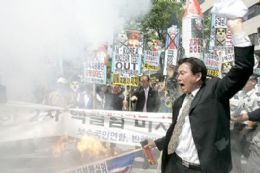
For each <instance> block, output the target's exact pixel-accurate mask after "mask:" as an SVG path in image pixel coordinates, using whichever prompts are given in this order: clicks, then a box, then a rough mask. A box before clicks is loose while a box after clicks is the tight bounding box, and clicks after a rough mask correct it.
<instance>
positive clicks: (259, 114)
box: [231, 108, 260, 173]
mask: <svg viewBox="0 0 260 173" xmlns="http://www.w3.org/2000/svg"><path fill="white" fill-rule="evenodd" d="M231 120H232V121H234V122H243V121H248V120H249V121H254V122H257V123H258V125H257V128H256V130H255V131H254V134H253V137H252V140H251V141H250V146H249V156H248V159H247V164H246V168H245V173H259V172H260V167H259V163H260V124H259V122H260V108H258V109H256V110H254V111H251V112H244V113H242V114H241V115H240V116H234V117H232V118H231Z"/></svg>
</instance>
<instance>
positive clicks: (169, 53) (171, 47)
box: [163, 25, 180, 75]
mask: <svg viewBox="0 0 260 173" xmlns="http://www.w3.org/2000/svg"><path fill="white" fill-rule="evenodd" d="M179 38H180V33H179V29H178V28H177V26H176V25H172V26H171V27H170V28H168V29H167V36H166V44H165V45H166V51H165V63H164V67H163V75H166V73H167V72H166V69H167V67H168V66H169V65H177V59H178V57H177V56H178V53H177V52H178V48H179Z"/></svg>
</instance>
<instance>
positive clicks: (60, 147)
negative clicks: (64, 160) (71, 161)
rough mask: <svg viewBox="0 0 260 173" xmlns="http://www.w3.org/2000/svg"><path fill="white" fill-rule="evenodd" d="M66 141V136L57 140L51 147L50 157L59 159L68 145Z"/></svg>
mask: <svg viewBox="0 0 260 173" xmlns="http://www.w3.org/2000/svg"><path fill="white" fill-rule="evenodd" d="M68 140H69V138H68V136H62V137H60V138H59V140H58V141H57V142H55V143H54V144H53V145H52V155H53V156H54V157H59V156H60V155H61V154H62V153H63V151H64V150H65V148H66V145H67V143H68Z"/></svg>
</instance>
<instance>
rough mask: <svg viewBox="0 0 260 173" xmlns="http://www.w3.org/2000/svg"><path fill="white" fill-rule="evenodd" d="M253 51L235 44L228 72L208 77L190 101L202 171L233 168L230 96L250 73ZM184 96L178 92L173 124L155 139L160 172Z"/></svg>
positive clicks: (217, 172)
mask: <svg viewBox="0 0 260 173" xmlns="http://www.w3.org/2000/svg"><path fill="white" fill-rule="evenodd" d="M253 53H254V49H253V47H252V46H250V47H245V48H238V47H235V65H234V66H233V67H232V69H231V70H230V71H229V73H227V75H226V76H225V77H223V79H219V78H212V79H210V80H207V81H206V82H205V84H204V85H203V86H201V88H200V90H199V92H198V93H197V95H196V96H195V98H194V100H193V102H192V105H191V110H190V113H189V118H190V125H191V131H192V136H193V139H194V143H195V146H196V149H197V151H198V156H199V160H200V164H201V169H202V173H227V172H229V170H231V168H232V164H231V152H230V130H229V120H230V110H229V109H230V108H229V99H230V98H231V97H232V96H233V95H234V94H235V93H236V92H238V91H239V90H240V89H242V88H243V86H244V85H245V83H246V82H247V80H248V78H249V76H250V75H251V74H252V72H253V65H254V57H253ZM184 97H185V95H182V96H180V97H179V98H178V99H177V100H176V101H175V103H174V105H173V112H172V124H171V126H170V127H169V129H168V131H167V133H166V136H165V137H163V138H160V139H158V140H156V141H155V143H156V145H157V147H158V149H159V150H163V156H162V166H161V168H162V173H164V171H165V167H166V165H167V164H168V159H169V155H168V154H167V146H168V143H169V140H170V138H171V136H172V132H173V129H174V126H175V124H176V120H177V116H178V114H179V110H180V108H181V106H182V103H183V100H184ZM169 164H170V163H169Z"/></svg>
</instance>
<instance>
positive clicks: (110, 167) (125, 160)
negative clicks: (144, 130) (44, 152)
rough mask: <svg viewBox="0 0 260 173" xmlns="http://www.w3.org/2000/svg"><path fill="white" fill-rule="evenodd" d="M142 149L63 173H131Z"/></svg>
mask: <svg viewBox="0 0 260 173" xmlns="http://www.w3.org/2000/svg"><path fill="white" fill-rule="evenodd" d="M140 150H141V149H137V150H133V151H130V152H128V153H124V154H121V155H119V156H116V157H112V158H108V159H105V160H103V161H98V162H94V163H91V164H87V165H83V166H80V167H76V168H73V169H70V170H65V171H63V172H62V173H78V172H86V173H97V172H98V173H130V172H131V169H132V165H133V162H134V159H135V157H136V156H137V154H138V152H140Z"/></svg>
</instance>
